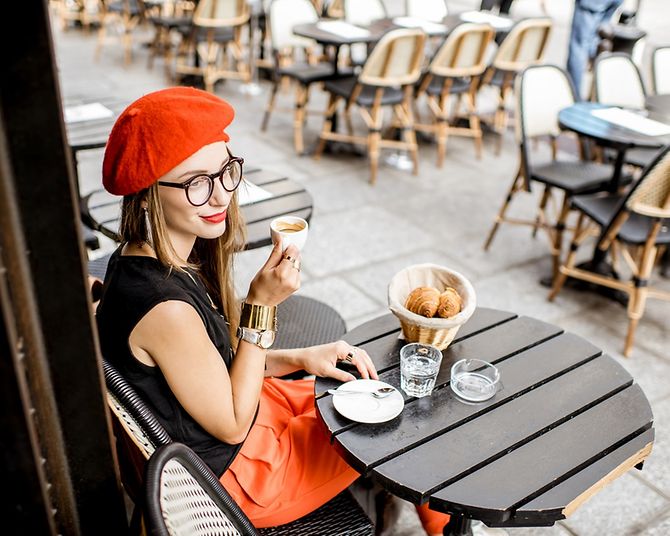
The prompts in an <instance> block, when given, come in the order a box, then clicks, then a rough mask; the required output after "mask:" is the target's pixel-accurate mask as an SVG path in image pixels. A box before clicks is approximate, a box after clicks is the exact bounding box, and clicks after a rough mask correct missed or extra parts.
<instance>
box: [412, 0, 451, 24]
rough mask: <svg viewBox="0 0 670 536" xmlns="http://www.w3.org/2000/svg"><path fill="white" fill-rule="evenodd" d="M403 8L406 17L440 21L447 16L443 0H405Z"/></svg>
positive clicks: (445, 4)
mask: <svg viewBox="0 0 670 536" xmlns="http://www.w3.org/2000/svg"><path fill="white" fill-rule="evenodd" d="M405 9H406V11H407V16H408V17H416V18H418V19H423V20H427V21H430V22H438V23H439V22H442V21H443V20H444V17H446V16H447V13H448V10H447V3H446V2H445V0H405Z"/></svg>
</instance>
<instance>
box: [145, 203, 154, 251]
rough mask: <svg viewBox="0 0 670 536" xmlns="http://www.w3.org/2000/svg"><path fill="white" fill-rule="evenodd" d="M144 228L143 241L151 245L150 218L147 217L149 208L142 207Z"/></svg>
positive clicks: (152, 243)
mask: <svg viewBox="0 0 670 536" xmlns="http://www.w3.org/2000/svg"><path fill="white" fill-rule="evenodd" d="M144 230H145V233H144V234H145V238H144V242H145V243H147V244H149V245H150V246H151V247H153V245H154V239H153V234H152V232H151V219H150V218H149V209H148V208H146V207H145V208H144Z"/></svg>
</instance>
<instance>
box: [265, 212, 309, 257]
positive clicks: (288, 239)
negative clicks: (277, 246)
mask: <svg viewBox="0 0 670 536" xmlns="http://www.w3.org/2000/svg"><path fill="white" fill-rule="evenodd" d="M308 229H309V224H308V223H307V221H305V220H304V219H302V218H299V217H298V216H280V217H278V218H275V219H274V220H272V222H271V223H270V235H271V236H272V242H273V243H275V242H277V241H278V240H279V239H281V243H282V251H284V250H285V249H286V248H287V247H289V246H290V245H291V244H293V245H294V246H295V247H297V248H298V249H299V250H300V249H302V248H303V246H304V245H305V241H306V240H307V231H308Z"/></svg>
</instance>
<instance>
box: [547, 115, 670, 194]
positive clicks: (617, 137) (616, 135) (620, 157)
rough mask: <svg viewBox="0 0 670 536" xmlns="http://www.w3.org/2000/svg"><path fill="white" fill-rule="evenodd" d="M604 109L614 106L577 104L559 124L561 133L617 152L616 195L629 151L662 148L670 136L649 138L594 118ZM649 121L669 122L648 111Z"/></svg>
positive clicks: (613, 182)
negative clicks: (573, 133) (567, 131)
mask: <svg viewBox="0 0 670 536" xmlns="http://www.w3.org/2000/svg"><path fill="white" fill-rule="evenodd" d="M602 108H611V106H605V105H603V104H599V103H595V102H578V103H575V104H573V105H572V106H568V107H567V108H564V109H563V110H561V111H560V112H559V113H558V123H559V126H560V127H561V128H562V129H565V130H571V131H572V132H575V133H577V134H579V135H580V136H585V137H587V138H590V139H592V140H595V141H596V142H597V143H598V144H599V145H601V146H603V147H609V148H611V149H614V150H615V151H616V160H615V163H614V171H613V173H612V187H611V191H616V190H617V189H618V188H619V186H620V181H621V175H622V169H623V164H624V162H625V157H626V151H627V150H629V149H632V148H635V147H640V148H648V149H653V148H656V147H658V148H661V147H663V146H664V145H667V144H669V143H670V134H666V135H662V136H649V135H647V134H644V133H642V132H638V131H635V130H631V129H628V128H626V127H623V126H620V125H616V124H614V123H610V122H609V121H606V120H605V119H602V118H600V117H596V116H594V115H593V113H592V112H593V111H594V110H598V109H602ZM648 118H649V119H654V120H656V121H660V122H664V123H667V122H668V119H667V117H666V116H665V115H664V114H663V113H659V112H658V111H657V110H656V109H649V110H648Z"/></svg>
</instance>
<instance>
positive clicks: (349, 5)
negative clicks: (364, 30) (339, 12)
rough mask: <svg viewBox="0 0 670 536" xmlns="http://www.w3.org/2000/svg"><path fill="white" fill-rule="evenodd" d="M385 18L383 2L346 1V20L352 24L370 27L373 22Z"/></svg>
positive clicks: (369, 0)
mask: <svg viewBox="0 0 670 536" xmlns="http://www.w3.org/2000/svg"><path fill="white" fill-rule="evenodd" d="M385 17H386V9H385V8H384V4H383V3H382V2H381V0H344V20H346V21H347V22H349V23H351V24H358V25H360V26H368V25H369V24H370V23H371V22H372V21H373V20H375V19H383V18H385Z"/></svg>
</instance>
